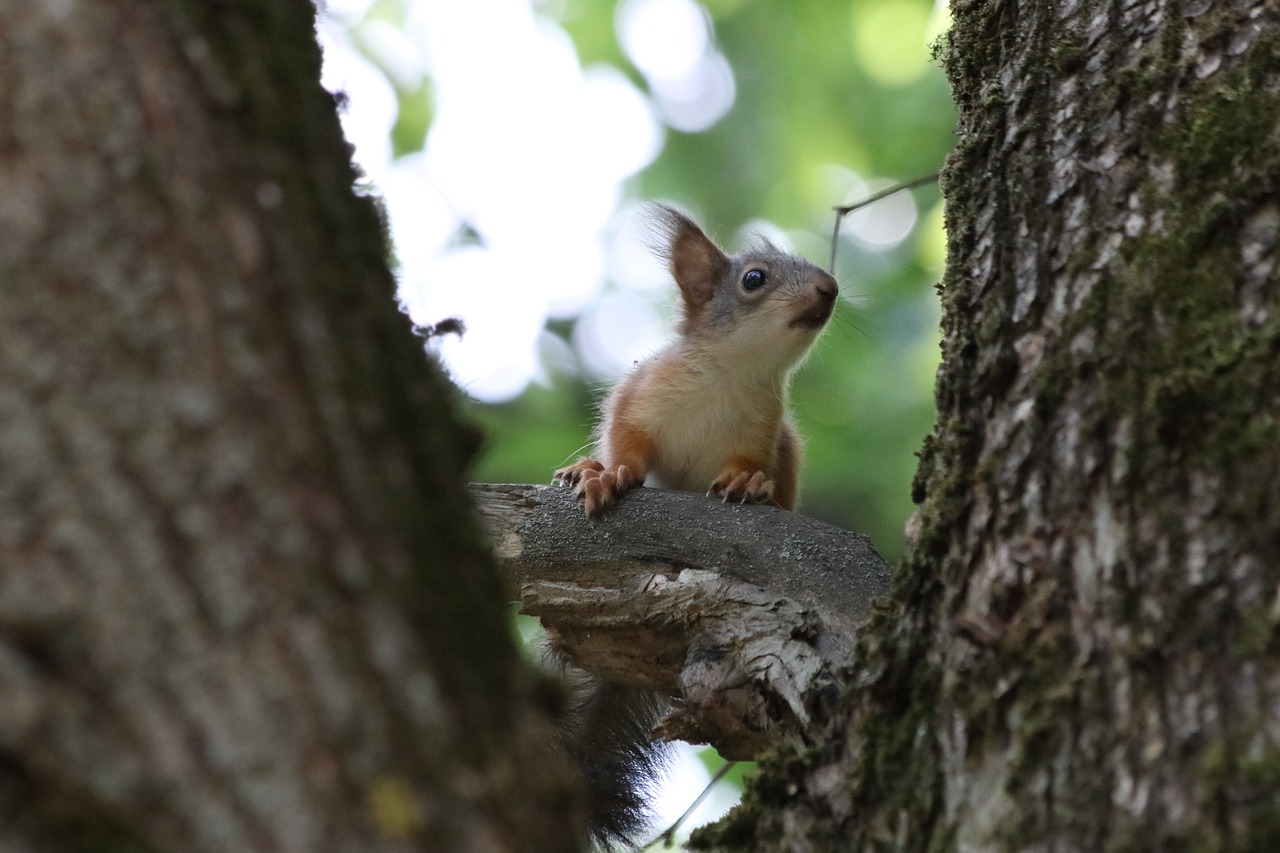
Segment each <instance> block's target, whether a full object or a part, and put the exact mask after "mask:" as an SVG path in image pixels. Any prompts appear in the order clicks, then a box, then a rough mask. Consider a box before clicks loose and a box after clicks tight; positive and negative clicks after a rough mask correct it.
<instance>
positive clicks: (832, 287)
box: [814, 273, 840, 302]
mask: <svg viewBox="0 0 1280 853" xmlns="http://www.w3.org/2000/svg"><path fill="white" fill-rule="evenodd" d="M814 289H815V290H817V291H818V295H819V296H821V297H822V301H823V302H835V301H836V296H837V295H838V294H839V293H840V287H839V285H837V284H836V280H835V279H834V278H832V277H831V276H830V275H828V274H827V273H823V274H822V275H821V276H820V277H819V278H818V283H817V284H816V285H815V288H814Z"/></svg>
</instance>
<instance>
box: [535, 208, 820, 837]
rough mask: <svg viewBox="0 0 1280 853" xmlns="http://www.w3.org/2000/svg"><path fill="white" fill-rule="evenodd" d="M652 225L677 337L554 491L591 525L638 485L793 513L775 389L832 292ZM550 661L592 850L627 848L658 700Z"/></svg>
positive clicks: (695, 234) (608, 409)
mask: <svg viewBox="0 0 1280 853" xmlns="http://www.w3.org/2000/svg"><path fill="white" fill-rule="evenodd" d="M653 221H654V224H655V225H656V226H657V231H658V234H659V238H660V239H659V241H658V244H657V245H656V246H655V248H657V249H658V251H659V252H660V253H661V255H662V256H664V258H665V259H666V260H667V262H668V263H669V266H670V269H671V273H672V275H673V277H674V278H675V281H676V284H677V286H678V287H679V290H680V305H681V316H680V320H679V324H678V325H677V328H676V331H677V337H676V339H675V341H674V342H672V343H671V344H670V345H668V346H667V347H666V348H665V349H663V350H662V351H660V352H659V353H657V354H656V355H654V356H653V357H652V358H650V359H648V360H646V361H643V362H640V363H639V364H637V366H636V367H635V368H634V369H633V370H632V371H631V372H630V373H629V374H628V375H627V376H626V377H625V378H624V379H623V380H622V381H621V382H620V383H619V384H618V385H617V387H616V388H615V389H614V390H613V392H612V393H611V394H610V395H609V397H608V398H607V399H606V401H605V403H604V407H603V418H602V420H601V423H600V426H599V429H598V433H597V435H598V441H597V445H596V455H597V457H598V458H590V457H583V458H582V459H579V460H578V461H577V462H575V463H574V464H572V465H569V466H568V467H565V468H561V469H559V470H557V471H556V472H555V474H554V479H555V480H556V481H558V482H560V483H562V484H565V485H567V486H571V487H573V488H574V489H575V491H576V494H577V497H578V499H579V500H580V501H581V502H582V504H583V507H584V509H585V511H586V513H587V515H588V516H590V517H593V518H599V517H601V516H603V515H604V514H605V513H607V512H608V511H609V510H610V509H611V508H612V507H613V506H614V505H615V504H616V502H617V500H618V499H619V498H621V497H622V496H623V495H625V494H626V492H628V491H629V490H631V489H633V488H636V487H638V486H641V485H650V486H655V487H663V488H673V489H681V490H686V491H689V490H692V491H702V490H706V492H707V494H708V495H717V496H719V497H720V498H721V499H722V500H724V501H733V502H738V503H748V502H750V503H767V504H772V505H774V506H777V507H781V508H782V509H786V510H791V509H794V508H795V505H796V498H797V479H798V474H799V469H800V458H801V457H800V441H799V438H798V436H797V434H796V430H795V427H794V426H793V425H792V423H791V420H790V417H789V415H788V413H787V389H788V384H789V381H790V377H791V374H792V373H793V372H794V371H795V369H796V368H797V367H798V366H799V365H800V363H801V362H803V361H804V358H805V356H806V355H807V354H808V352H809V349H810V348H811V347H812V345H813V343H814V341H815V340H817V338H818V335H819V333H820V332H821V331H822V329H823V327H824V326H826V324H827V321H828V320H829V319H830V318H831V315H832V312H833V311H834V309H835V304H836V297H837V294H838V292H839V289H838V287H837V285H836V281H835V279H834V278H832V277H831V276H830V275H829V274H828V273H826V272H825V271H823V270H822V269H821V268H819V267H817V266H815V265H814V264H811V263H809V262H808V261H806V260H804V259H802V258H799V257H796V256H794V255H790V254H787V253H786V252H783V251H782V250H780V249H778V248H776V247H775V246H773V245H772V244H770V243H768V242H767V241H761V242H760V243H759V244H758V245H756V246H754V247H752V248H751V249H749V250H748V251H745V252H743V253H742V254H739V255H727V254H725V253H724V252H723V251H722V250H721V249H720V248H719V247H718V246H717V245H716V244H715V243H714V242H712V240H711V239H710V238H709V237H708V236H707V235H706V234H705V233H703V231H702V229H701V228H699V227H698V225H697V224H695V223H694V222H693V220H691V219H689V218H688V217H687V216H685V215H684V214H682V213H680V212H679V211H676V210H674V209H672V208H670V207H666V206H663V205H654V206H653ZM551 651H552V657H553V658H559V659H560V661H561V663H562V664H563V666H564V667H565V670H566V674H567V676H568V677H569V678H570V680H571V681H572V682H573V684H572V688H573V689H572V693H573V695H574V696H575V699H574V700H573V708H572V711H571V714H570V719H569V721H567V722H566V724H565V726H564V728H562V730H561V740H562V742H563V746H564V748H565V749H566V751H568V752H569V754H570V757H571V758H572V760H573V761H574V763H575V764H577V765H578V766H579V767H580V768H581V771H582V774H583V776H584V778H585V779H586V780H587V783H588V788H589V792H590V798H589V803H588V811H589V813H590V814H589V821H590V829H591V835H592V838H593V840H594V841H596V842H597V843H598V844H600V845H601V846H604V845H606V844H608V843H609V842H612V841H623V842H624V843H633V841H634V839H633V835H634V834H635V833H636V832H638V831H639V830H640V829H641V828H642V827H643V826H644V825H645V823H646V816H647V810H646V807H645V798H646V794H647V793H648V791H649V789H650V788H651V787H652V784H653V783H652V776H653V774H654V773H655V772H656V771H657V770H658V769H660V767H661V766H662V764H663V763H664V760H665V750H666V748H667V745H666V744H665V743H654V742H651V740H650V737H649V733H650V732H651V731H652V729H653V727H654V725H655V724H656V723H657V721H658V719H659V718H660V717H661V716H662V714H663V712H664V710H665V707H666V697H658V696H655V695H654V694H652V693H646V692H644V691H641V690H638V689H637V688H633V687H625V686H622V685H617V684H612V683H609V682H606V681H604V680H603V679H600V678H597V677H595V676H590V675H587V674H586V673H583V672H582V671H581V670H580V669H578V668H577V667H575V666H573V665H572V664H569V663H568V662H567V661H565V660H564V654H563V653H562V652H560V651H559V650H558V640H557V638H556V637H555V635H554V632H553V633H552V637H551Z"/></svg>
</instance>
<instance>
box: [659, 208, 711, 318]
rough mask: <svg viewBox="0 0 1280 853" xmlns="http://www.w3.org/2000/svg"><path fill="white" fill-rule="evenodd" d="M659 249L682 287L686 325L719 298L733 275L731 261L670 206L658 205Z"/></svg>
mask: <svg viewBox="0 0 1280 853" xmlns="http://www.w3.org/2000/svg"><path fill="white" fill-rule="evenodd" d="M653 210H654V224H655V226H656V230H657V232H658V233H657V234H656V235H655V237H656V238H657V239H655V241H654V242H655V248H656V249H657V251H658V253H659V254H660V255H661V256H663V257H665V258H666V259H667V261H668V263H669V264H670V265H671V274H672V275H673V276H674V277H675V280H676V284H677V285H679V286H680V295H681V297H682V301H683V303H684V311H685V321H686V323H689V322H693V321H694V320H696V318H697V316H698V313H699V312H700V311H701V309H702V306H704V305H706V304H707V303H708V302H710V301H711V298H712V297H713V296H715V293H716V289H717V288H718V287H719V286H720V282H721V281H723V280H724V277H725V276H726V275H728V273H729V267H730V263H729V259H728V258H727V257H726V256H725V254H724V252H722V251H720V247H719V246H717V245H716V244H715V243H713V242H712V241H711V238H710V237H708V236H707V235H706V234H705V233H703V231H702V229H701V228H699V227H698V225H697V223H695V222H694V221H693V220H692V219H690V218H689V217H687V216H685V215H684V214H683V213H681V212H680V211H678V210H675V209H674V208H670V207H667V206H666V205H660V204H658V205H654V206H653Z"/></svg>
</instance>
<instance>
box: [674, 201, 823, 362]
mask: <svg viewBox="0 0 1280 853" xmlns="http://www.w3.org/2000/svg"><path fill="white" fill-rule="evenodd" d="M655 218H656V221H657V223H658V225H659V227H660V228H661V232H662V238H663V239H662V242H661V245H660V247H659V248H660V250H661V251H662V253H663V254H664V255H665V256H666V257H667V259H668V260H669V262H670V266H671V274H672V275H673V276H674V277H675V280H676V284H677V285H678V286H679V287H680V297H681V307H682V309H683V311H682V317H681V320H680V325H679V326H678V328H677V331H678V332H679V333H680V335H681V337H683V338H686V339H688V340H691V341H694V340H699V341H706V342H708V343H710V342H712V341H714V342H715V344H716V346H715V351H717V352H723V353H724V354H725V355H726V357H732V358H741V359H749V360H751V361H750V364H753V365H754V366H756V367H759V368H761V369H762V370H767V371H776V372H779V373H786V372H787V371H789V370H790V369H791V368H793V367H795V366H796V365H798V364H799V363H800V362H801V361H802V360H803V359H804V356H805V355H806V353H808V351H809V347H810V346H812V345H813V342H814V341H815V340H817V338H818V334H819V333H820V332H821V331H822V329H823V327H825V326H826V324H827V321H828V320H829V319H831V314H832V312H833V311H834V310H835V304H836V295H837V294H838V292H839V288H838V287H837V285H836V281H835V279H834V278H832V277H831V276H830V275H829V274H828V273H826V272H825V271H824V270H822V269H821V268H820V267H818V266H815V265H814V264H811V263H809V262H808V261H806V260H804V259H803V258H799V257H796V256H795V255H790V254H787V253H786V252H783V251H782V250H780V249H778V248H776V247H775V246H773V245H772V244H770V243H769V242H768V241H765V240H762V241H760V243H759V244H758V245H757V246H754V247H753V248H751V249H749V250H748V251H745V252H743V253H742V254H739V255H727V254H725V253H724V252H723V251H722V250H721V249H720V247H719V246H717V245H716V244H715V243H714V242H713V241H712V240H711V238H709V237H708V236H707V235H706V234H705V233H703V231H702V229H701V228H699V227H698V226H697V224H695V223H694V222H693V220H691V219H689V218H688V217H687V216H685V215H684V214H682V213H680V212H679V211H676V210H673V209H671V208H669V207H665V206H657V210H656V214H655ZM744 366H747V365H746V364H744Z"/></svg>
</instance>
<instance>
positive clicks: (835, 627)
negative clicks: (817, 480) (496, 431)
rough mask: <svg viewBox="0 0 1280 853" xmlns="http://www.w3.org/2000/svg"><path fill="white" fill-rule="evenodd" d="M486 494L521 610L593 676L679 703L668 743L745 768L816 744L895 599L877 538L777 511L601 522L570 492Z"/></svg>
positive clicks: (640, 504) (708, 503)
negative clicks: (881, 606)
mask: <svg viewBox="0 0 1280 853" xmlns="http://www.w3.org/2000/svg"><path fill="white" fill-rule="evenodd" d="M471 494H472V497H473V498H474V499H475V500H476V502H477V505H478V508H479V511H480V514H481V516H482V517H483V518H484V520H485V524H486V527H487V528H488V530H489V534H490V537H491V539H492V541H493V543H494V550H495V553H496V556H497V558H498V561H499V564H500V565H501V566H502V568H503V571H504V573H505V574H506V576H507V578H508V584H509V587H510V589H511V592H510V593H509V596H510V597H517V596H518V597H519V599H520V601H521V604H522V608H521V609H522V612H524V613H527V614H529V615H532V616H538V617H540V618H541V619H542V622H543V623H544V624H545V625H546V626H548V627H549V628H550V629H551V630H553V631H554V632H555V633H556V635H557V637H558V639H559V643H558V646H559V647H560V648H561V649H562V650H563V651H564V652H566V653H567V654H568V655H569V656H570V658H571V659H572V660H573V662H574V663H576V664H578V665H579V666H581V667H582V668H584V669H586V670H589V671H590V672H593V673H595V674H596V675H599V676H601V677H603V678H606V679H608V680H609V681H612V682H614V683H618V684H623V685H627V686H630V687H640V688H644V689H646V690H649V691H652V692H655V693H658V694H661V695H663V696H668V697H671V698H672V699H675V700H677V705H676V708H675V710H674V711H672V712H671V713H670V714H669V715H668V716H667V717H666V718H664V720H663V721H662V723H661V724H660V726H659V728H658V734H659V735H660V736H662V737H664V738H666V739H668V740H672V739H680V740H686V741H689V742H692V743H711V744H712V745H714V746H715V747H716V748H717V749H718V750H719V751H720V753H721V755H723V756H725V757H726V758H729V759H733V760H742V759H754V758H756V757H758V756H759V755H761V754H762V753H763V752H764V751H766V750H768V749H775V748H778V747H780V746H782V745H784V744H787V745H791V746H799V745H803V744H805V743H806V742H807V740H808V737H809V733H810V731H811V730H812V727H813V722H814V719H815V717H818V716H821V715H822V714H824V713H825V708H826V706H827V705H828V704H829V703H830V701H831V700H832V699H833V698H834V696H835V695H836V694H837V692H838V691H839V690H840V688H841V687H842V686H843V684H844V678H845V674H846V673H845V671H844V669H845V667H846V666H847V664H848V662H849V660H850V655H851V653H852V649H853V643H854V639H855V638H856V634H857V629H858V628H859V627H860V626H861V625H862V624H863V623H865V622H866V620H867V618H868V616H869V615H870V612H871V607H872V604H873V603H874V602H875V601H876V600H878V599H879V598H881V597H882V596H883V595H884V594H885V593H886V592H887V587H888V566H887V565H886V564H885V562H884V560H883V559H882V558H881V557H880V555H879V554H878V553H877V552H876V550H875V549H874V548H873V547H872V546H871V543H870V542H869V541H868V540H867V539H866V537H864V536H859V535H857V534H853V533H847V532H845V531H843V530H839V529H837V528H834V527H831V526H830V525H828V524H823V523H822V522H819V521H814V520H813V519H810V518H805V517H804V516H800V515H796V514H794V513H790V512H784V511H783V510H779V509H776V508H774V507H766V506H737V505H732V504H725V503H723V502H720V501H717V500H708V499H706V498H705V497H703V496H701V495H695V494H689V493H686V492H669V491H662V490H658V489H638V490H635V491H633V492H631V493H630V494H628V495H627V497H626V500H624V501H622V502H620V504H619V506H618V507H617V508H616V509H615V510H613V511H611V512H610V513H609V514H608V515H607V516H605V517H604V518H602V519H599V520H593V519H589V518H587V517H586V515H585V514H584V513H583V511H582V506H581V504H579V503H578V502H577V501H575V500H574V497H573V492H572V490H570V489H566V488H560V487H554V486H552V487H548V486H516V485H473V486H472V487H471Z"/></svg>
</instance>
